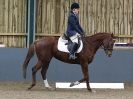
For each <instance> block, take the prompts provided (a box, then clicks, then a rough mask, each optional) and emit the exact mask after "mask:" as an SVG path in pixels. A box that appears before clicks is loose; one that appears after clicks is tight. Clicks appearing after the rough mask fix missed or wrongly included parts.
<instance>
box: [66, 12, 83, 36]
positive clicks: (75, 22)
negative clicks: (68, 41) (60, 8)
mask: <svg viewBox="0 0 133 99" xmlns="http://www.w3.org/2000/svg"><path fill="white" fill-rule="evenodd" d="M76 33H79V34H81V35H84V31H83V29H82V28H81V26H80V24H79V19H78V16H76V15H75V14H74V13H73V12H72V11H71V12H70V15H69V17H68V26H67V31H66V34H67V36H69V37H71V36H73V35H75V34H76Z"/></svg>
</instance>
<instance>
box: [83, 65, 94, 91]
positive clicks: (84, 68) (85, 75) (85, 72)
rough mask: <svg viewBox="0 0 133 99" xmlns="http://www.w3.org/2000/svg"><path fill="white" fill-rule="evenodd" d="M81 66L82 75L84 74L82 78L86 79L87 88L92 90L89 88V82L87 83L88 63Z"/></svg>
mask: <svg viewBox="0 0 133 99" xmlns="http://www.w3.org/2000/svg"><path fill="white" fill-rule="evenodd" d="M81 67H82V72H83V75H84V80H85V81H86V86H87V89H88V90H89V91H92V90H91V88H90V84H89V74H88V64H87V63H83V64H82V66H81Z"/></svg>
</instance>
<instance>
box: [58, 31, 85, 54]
mask: <svg viewBox="0 0 133 99" xmlns="http://www.w3.org/2000/svg"><path fill="white" fill-rule="evenodd" d="M78 44H79V45H78V49H77V52H76V53H79V52H81V50H82V48H83V42H82V40H81V39H79V42H78ZM71 46H72V41H71V40H70V39H69V37H67V36H66V35H65V34H64V35H63V36H61V37H60V38H59V39H58V45H57V48H58V50H59V51H61V52H66V53H69V52H70V50H71Z"/></svg>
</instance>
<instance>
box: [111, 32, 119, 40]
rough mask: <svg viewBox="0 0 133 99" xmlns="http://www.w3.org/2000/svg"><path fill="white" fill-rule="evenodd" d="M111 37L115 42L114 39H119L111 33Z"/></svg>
mask: <svg viewBox="0 0 133 99" xmlns="http://www.w3.org/2000/svg"><path fill="white" fill-rule="evenodd" d="M111 37H112V38H113V39H114V40H116V39H118V38H119V37H118V36H115V35H114V34H113V33H111Z"/></svg>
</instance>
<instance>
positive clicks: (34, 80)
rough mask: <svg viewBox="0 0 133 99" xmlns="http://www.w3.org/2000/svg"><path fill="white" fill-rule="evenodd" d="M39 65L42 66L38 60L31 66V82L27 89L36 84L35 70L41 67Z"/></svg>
mask: <svg viewBox="0 0 133 99" xmlns="http://www.w3.org/2000/svg"><path fill="white" fill-rule="evenodd" d="M41 66H42V63H41V61H38V62H37V64H36V65H35V66H34V67H33V68H32V84H31V86H30V87H29V88H28V89H29V90H30V89H31V88H33V87H34V86H35V85H36V72H37V71H38V70H39V69H40V68H41Z"/></svg>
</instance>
